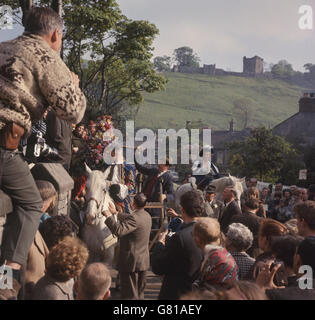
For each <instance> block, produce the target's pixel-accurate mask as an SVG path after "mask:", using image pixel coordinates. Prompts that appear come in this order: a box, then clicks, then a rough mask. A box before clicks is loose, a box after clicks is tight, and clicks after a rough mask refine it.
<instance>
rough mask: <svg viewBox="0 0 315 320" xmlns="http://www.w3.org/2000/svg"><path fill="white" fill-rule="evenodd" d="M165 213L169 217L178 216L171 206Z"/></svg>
mask: <svg viewBox="0 0 315 320" xmlns="http://www.w3.org/2000/svg"><path fill="white" fill-rule="evenodd" d="M167 215H168V216H169V217H171V218H176V217H178V216H179V214H177V213H176V211H175V210H174V209H172V208H169V209H167Z"/></svg>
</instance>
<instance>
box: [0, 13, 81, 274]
mask: <svg viewBox="0 0 315 320" xmlns="http://www.w3.org/2000/svg"><path fill="white" fill-rule="evenodd" d="M62 32H63V23H62V19H61V18H60V17H59V15H58V14H57V13H55V12H54V11H53V10H52V9H49V8H32V9H31V10H30V11H29V12H28V15H27V17H26V20H25V33H24V34H23V35H22V36H20V37H18V38H17V39H14V40H11V41H7V42H3V43H0V188H1V189H2V190H3V191H5V192H6V193H7V194H8V195H9V196H10V197H11V199H12V202H13V205H14V212H13V213H11V214H9V215H8V217H7V224H6V227H5V235H4V239H3V243H2V249H1V260H0V261H1V263H3V262H4V263H5V265H6V266H7V267H9V268H11V269H12V270H13V276H14V277H15V278H16V279H18V278H19V270H20V268H21V266H22V265H24V264H25V262H26V260H27V254H28V251H29V248H30V245H31V243H32V241H33V239H34V235H35V232H36V230H37V229H38V225H39V221H40V218H41V216H42V211H41V209H42V200H41V197H40V194H39V191H38V189H37V187H36V185H35V182H34V179H33V177H32V175H31V173H30V170H29V168H28V166H27V164H26V163H25V162H24V161H23V160H22V158H21V157H20V154H19V152H18V151H17V148H18V144H19V142H20V139H21V137H25V136H27V135H28V134H29V133H30V130H31V125H32V122H33V121H34V122H35V121H38V120H40V119H41V118H42V116H43V114H44V112H45V110H46V109H47V108H48V107H49V106H50V107H51V108H52V109H53V110H54V111H55V112H56V114H57V116H58V117H60V118H62V119H65V120H67V121H70V122H75V123H78V122H79V121H80V120H81V119H82V117H83V115H84V112H85V108H86V100H85V97H84V95H83V93H82V92H81V90H80V88H79V79H78V76H76V75H75V74H74V73H72V72H71V71H70V70H69V69H68V68H67V66H66V65H65V64H64V62H63V61H62V59H61V58H60V54H59V52H60V50H61V46H62Z"/></svg>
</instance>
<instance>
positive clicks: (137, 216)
mask: <svg viewBox="0 0 315 320" xmlns="http://www.w3.org/2000/svg"><path fill="white" fill-rule="evenodd" d="M105 223H106V225H107V226H108V228H109V229H110V231H111V232H112V233H113V234H114V235H115V236H117V237H118V238H119V239H120V251H119V257H118V265H117V268H118V270H119V271H120V272H138V271H147V270H148V269H149V268H150V255H149V239H150V232H151V226H152V218H151V216H150V215H149V214H148V213H147V212H146V211H145V210H144V209H139V210H135V211H134V212H133V213H131V214H118V222H116V220H115V218H114V216H110V217H109V218H107V219H106V220H105Z"/></svg>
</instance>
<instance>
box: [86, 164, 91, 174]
mask: <svg viewBox="0 0 315 320" xmlns="http://www.w3.org/2000/svg"><path fill="white" fill-rule="evenodd" d="M84 165H85V171H86V172H87V173H88V174H90V173H92V170H91V168H90V167H89V166H88V165H87V164H86V163H85V162H84Z"/></svg>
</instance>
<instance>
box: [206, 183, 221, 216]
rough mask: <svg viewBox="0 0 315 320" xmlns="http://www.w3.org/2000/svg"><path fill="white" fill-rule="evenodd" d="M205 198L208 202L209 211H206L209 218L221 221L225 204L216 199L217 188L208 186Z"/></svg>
mask: <svg viewBox="0 0 315 320" xmlns="http://www.w3.org/2000/svg"><path fill="white" fill-rule="evenodd" d="M204 197H205V200H206V208H207V209H206V210H205V211H206V213H207V216H209V217H211V218H215V219H218V220H221V217H222V214H223V210H224V205H223V202H221V201H219V200H217V199H215V197H216V187H215V186H213V185H211V184H210V185H209V186H207V187H206V189H205V191H204ZM208 213H210V214H208Z"/></svg>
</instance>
